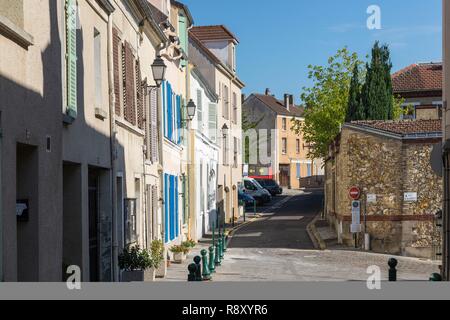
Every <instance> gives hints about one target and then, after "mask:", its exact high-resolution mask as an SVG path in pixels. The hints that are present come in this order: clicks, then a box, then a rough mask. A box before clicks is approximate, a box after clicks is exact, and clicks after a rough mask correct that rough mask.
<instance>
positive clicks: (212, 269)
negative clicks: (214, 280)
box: [209, 246, 216, 273]
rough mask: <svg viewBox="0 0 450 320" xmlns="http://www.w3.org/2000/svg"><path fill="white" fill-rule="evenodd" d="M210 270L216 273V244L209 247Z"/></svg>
mask: <svg viewBox="0 0 450 320" xmlns="http://www.w3.org/2000/svg"><path fill="white" fill-rule="evenodd" d="M209 272H211V273H216V267H215V263H214V246H211V247H209Z"/></svg>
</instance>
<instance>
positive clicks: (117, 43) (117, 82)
mask: <svg viewBox="0 0 450 320" xmlns="http://www.w3.org/2000/svg"><path fill="white" fill-rule="evenodd" d="M120 51H121V48H120V37H119V31H118V30H117V29H116V28H113V63H114V97H115V100H116V101H115V110H116V115H118V116H120V115H121V112H120V111H121V107H120V55H119V54H120Z"/></svg>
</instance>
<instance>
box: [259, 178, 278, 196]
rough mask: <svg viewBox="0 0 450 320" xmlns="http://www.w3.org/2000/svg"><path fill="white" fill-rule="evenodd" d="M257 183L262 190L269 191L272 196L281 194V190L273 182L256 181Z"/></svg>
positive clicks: (266, 180) (267, 180) (265, 180)
mask: <svg viewBox="0 0 450 320" xmlns="http://www.w3.org/2000/svg"><path fill="white" fill-rule="evenodd" d="M257 181H258V182H259V184H260V185H261V186H263V187H264V189H266V190H267V191H269V192H270V194H271V195H272V196H276V195H280V194H283V188H281V187H280V185H279V184H278V183H277V182H276V181H275V180H269V179H258V180H257Z"/></svg>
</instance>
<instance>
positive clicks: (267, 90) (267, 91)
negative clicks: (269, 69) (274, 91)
mask: <svg viewBox="0 0 450 320" xmlns="http://www.w3.org/2000/svg"><path fill="white" fill-rule="evenodd" d="M266 96H270V89H269V88H267V89H266Z"/></svg>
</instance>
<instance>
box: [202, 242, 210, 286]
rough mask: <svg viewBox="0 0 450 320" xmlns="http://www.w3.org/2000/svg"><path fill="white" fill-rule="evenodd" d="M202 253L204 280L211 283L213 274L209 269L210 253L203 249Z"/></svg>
mask: <svg viewBox="0 0 450 320" xmlns="http://www.w3.org/2000/svg"><path fill="white" fill-rule="evenodd" d="M200 253H201V255H202V280H203V281H209V280H211V273H210V272H209V267H208V251H206V250H205V249H203V250H202V251H201V252H200Z"/></svg>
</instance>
